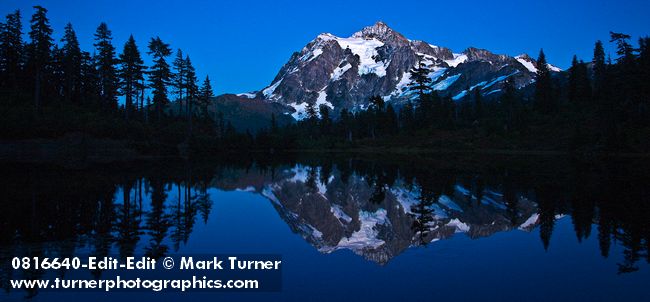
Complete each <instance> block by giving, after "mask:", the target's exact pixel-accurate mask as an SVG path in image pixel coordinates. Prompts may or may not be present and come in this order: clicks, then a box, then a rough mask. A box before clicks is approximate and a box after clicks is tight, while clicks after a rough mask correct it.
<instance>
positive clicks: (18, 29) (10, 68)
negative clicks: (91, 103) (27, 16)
mask: <svg viewBox="0 0 650 302" xmlns="http://www.w3.org/2000/svg"><path fill="white" fill-rule="evenodd" d="M22 35H23V26H22V23H21V17H20V11H19V10H16V11H15V12H13V13H11V14H8V15H7V18H6V23H5V24H4V26H2V31H0V74H1V75H2V77H1V78H0V87H6V88H9V89H12V90H14V92H18V84H19V79H20V78H21V73H22V69H23V66H22V65H23V56H24V45H23V37H22Z"/></svg>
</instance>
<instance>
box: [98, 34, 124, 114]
mask: <svg viewBox="0 0 650 302" xmlns="http://www.w3.org/2000/svg"><path fill="white" fill-rule="evenodd" d="M112 40H113V37H112V33H111V31H110V30H109V29H108V25H106V23H104V22H102V23H101V24H99V26H98V27H97V31H96V32H95V44H93V45H94V46H95V48H96V49H97V58H96V59H95V61H96V63H97V71H98V75H99V85H100V98H101V101H102V104H101V106H102V107H104V108H105V109H107V110H109V111H116V110H117V95H118V91H117V88H118V79H117V68H116V65H117V58H116V57H115V47H114V46H113V44H112Z"/></svg>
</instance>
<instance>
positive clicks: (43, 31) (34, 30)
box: [28, 5, 53, 117]
mask: <svg viewBox="0 0 650 302" xmlns="http://www.w3.org/2000/svg"><path fill="white" fill-rule="evenodd" d="M34 9H36V12H35V13H34V15H32V20H31V26H30V31H29V38H30V39H31V42H30V44H29V45H28V64H29V69H30V74H31V76H32V77H33V79H34V111H35V115H36V116H37V117H38V116H39V115H40V111H41V103H42V102H41V94H42V90H43V87H42V86H43V79H44V75H45V72H46V70H47V68H48V65H50V64H51V59H52V41H53V40H52V27H50V20H48V19H47V9H45V8H43V7H42V6H38V5H37V6H34Z"/></svg>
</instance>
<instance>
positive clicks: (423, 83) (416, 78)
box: [408, 57, 431, 98]
mask: <svg viewBox="0 0 650 302" xmlns="http://www.w3.org/2000/svg"><path fill="white" fill-rule="evenodd" d="M409 72H410V74H411V83H409V85H408V87H409V90H410V91H414V92H416V93H417V94H418V97H420V98H421V97H422V96H423V95H425V94H426V93H427V92H429V91H431V87H430V86H429V85H430V84H431V78H429V73H431V70H430V69H429V68H428V67H427V65H426V64H424V63H423V62H422V58H421V57H420V58H418V64H417V66H415V67H413V68H411V70H410V71H409Z"/></svg>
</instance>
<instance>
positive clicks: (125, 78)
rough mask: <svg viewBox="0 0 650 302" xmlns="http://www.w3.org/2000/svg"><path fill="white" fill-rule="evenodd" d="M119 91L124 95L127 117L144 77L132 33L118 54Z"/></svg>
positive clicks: (125, 114) (126, 117)
mask: <svg viewBox="0 0 650 302" xmlns="http://www.w3.org/2000/svg"><path fill="white" fill-rule="evenodd" d="M118 77H119V80H120V81H119V88H120V93H121V94H122V95H124V97H125V103H124V117H125V119H127V120H128V119H129V114H130V112H131V111H133V110H134V107H137V106H136V105H134V103H137V99H136V100H135V102H134V98H137V95H138V92H139V91H140V90H141V89H142V87H141V86H142V81H143V79H144V61H143V60H142V57H140V51H139V50H138V46H137V45H136V44H135V39H134V38H133V35H131V36H129V39H128V40H127V41H126V43H125V44H124V50H123V51H122V53H121V54H120V67H119V70H118Z"/></svg>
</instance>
